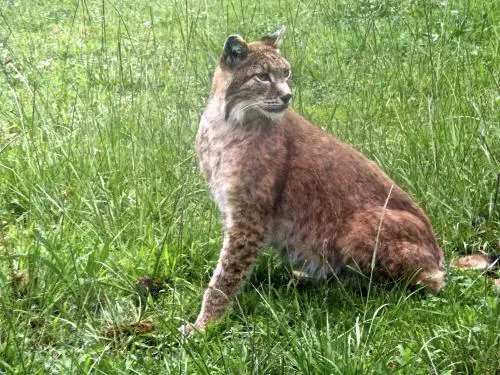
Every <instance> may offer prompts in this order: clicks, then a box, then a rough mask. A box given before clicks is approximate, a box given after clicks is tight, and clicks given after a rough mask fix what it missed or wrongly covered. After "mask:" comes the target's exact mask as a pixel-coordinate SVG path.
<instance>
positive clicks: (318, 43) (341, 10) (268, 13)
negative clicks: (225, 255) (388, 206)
mask: <svg viewBox="0 0 500 375" xmlns="http://www.w3.org/2000/svg"><path fill="white" fill-rule="evenodd" d="M276 24H285V25H286V26H287V30H288V32H287V36H286V38H285V41H284V46H283V53H284V55H285V56H286V58H287V59H288V60H289V61H290V62H291V64H292V67H293V72H294V73H293V75H294V76H293V81H294V82H293V88H294V102H293V106H294V107H295V109H296V110H298V111H299V112H300V113H302V114H303V115H304V116H306V117H307V118H309V119H310V120H311V121H312V122H314V123H315V124H316V125H317V126H319V127H322V128H323V129H325V130H327V131H329V132H331V133H334V134H335V135H337V136H338V137H339V138H341V139H342V140H344V141H346V142H348V143H351V144H353V145H355V147H357V148H358V149H360V150H361V151H363V152H364V153H365V154H366V155H368V156H369V157H370V158H372V159H374V160H376V161H377V162H378V163H379V164H380V165H381V166H382V167H383V168H384V169H385V170H386V171H387V172H388V173H389V174H390V175H391V176H392V177H393V178H394V179H395V180H396V181H397V182H398V183H399V184H401V185H402V186H404V187H405V189H407V190H408V191H409V192H410V193H411V194H412V195H413V196H414V197H415V199H416V200H417V201H418V202H419V203H420V204H421V205H422V206H423V207H424V208H425V209H426V211H427V212H428V213H429V215H430V217H431V219H432V221H433V225H434V228H435V231H436V234H437V237H438V239H439V242H440V244H441V245H442V247H443V250H444V251H445V253H446V256H447V259H448V260H449V259H451V257H452V256H455V255H457V254H465V253H471V252H475V251H481V250H482V251H486V252H489V253H492V252H495V251H496V252H499V243H498V241H499V238H500V215H499V205H500V197H499V196H498V178H499V177H498V176H499V170H500V167H499V160H500V93H499V79H500V71H499V70H500V59H499V55H498V53H499V49H500V44H499V40H500V26H499V25H500V6H499V4H498V2H494V1H486V0H484V1H479V0H468V1H452V0H450V1H448V2H446V1H444V2H440V1H431V0H422V1H409V0H404V1H391V0H385V1H371V0H365V1H348V0H338V1H326V0H323V1H311V2H301V1H298V0H291V1H286V2H285V1H280V0H278V1H264V0H261V1H258V0H257V1H253V2H242V1H241V2H240V1H232V0H217V1H214V2H209V1H205V2H204V1H199V2H197V1H188V0H186V1H176V0H172V1H160V0H153V1H149V2H138V1H131V0H123V1H108V0H106V1H104V0H102V1H94V0H87V1H69V0H54V1H50V2H42V1H35V0H30V1H21V0H3V1H2V2H1V3H0V373H7V374H11V373H16V374H17V373H26V374H39V373H40V374H41V373H66V374H79V373H112V374H114V373H176V374H183V373H191V374H203V373H214V374H219V373H227V374H233V373H254V374H321V373H325V374H330V373H331V374H368V373H381V374H385V373H396V374H429V373H432V374H438V373H439V374H494V373H495V371H496V372H497V373H498V371H499V369H500V357H499V354H498V353H500V337H499V332H500V321H499V320H500V319H499V316H500V311H499V310H500V307H499V297H498V295H497V294H496V292H495V291H494V289H493V288H492V287H491V284H490V282H489V280H488V279H487V278H486V277H485V276H484V275H479V274H472V275H471V274H468V273H463V272H459V271H454V270H452V271H451V272H450V274H449V277H448V280H447V286H446V288H445V289H444V291H443V292H442V293H441V294H440V295H439V296H434V297H430V296H427V297H425V296H421V295H418V294H411V293H410V292H407V291H404V290H403V289H402V288H395V289H392V290H385V289H383V288H382V289H381V290H378V291H376V292H375V293H373V294H371V295H370V296H366V295H363V294H361V293H359V292H357V291H355V290H352V289H349V288H347V287H344V286H342V285H339V284H336V283H334V282H331V283H328V284H323V283H310V284H306V285H301V284H297V283H295V282H293V281H290V270H289V269H288V268H287V267H286V266H285V265H282V264H280V263H279V262H278V260H277V259H276V258H275V257H274V256H273V255H272V252H271V251H266V252H265V255H264V256H263V257H262V259H261V260H260V262H259V264H258V266H257V267H256V270H255V272H254V274H253V275H252V277H251V278H250V282H249V283H248V284H247V285H246V286H245V288H244V290H243V291H242V293H241V294H240V296H239V298H238V299H237V301H235V303H233V306H232V309H231V311H230V312H229V313H228V314H227V315H226V316H225V317H224V319H222V321H221V322H220V324H217V325H215V326H213V327H210V329H209V330H208V332H207V333H206V334H205V335H199V336H194V337H191V338H188V339H186V340H184V339H182V337H181V336H180V334H179V333H178V331H177V328H178V327H179V326H180V325H181V324H182V323H183V321H184V320H189V321H193V320H194V319H195V317H196V314H197V312H198V309H199V306H200V301H201V295H202V293H203V289H204V287H205V285H206V284H207V282H208V279H209V277H210V274H211V271H212V270H213V269H214V267H215V261H216V258H217V254H218V251H219V247H220V245H221V232H220V225H219V216H218V212H217V210H216V207H215V205H214V204H213V203H212V202H211V199H210V196H209V193H208V189H207V187H206V184H205V183H204V181H203V179H202V177H201V175H200V172H199V169H198V165H197V160H196V155H195V152H194V136H195V134H196V130H197V125H198V121H199V117H200V113H201V111H202V110H203V107H204V103H205V101H206V98H207V96H208V93H209V88H210V81H211V74H212V71H213V69H214V67H215V64H216V61H217V58H218V55H219V53H220V49H221V46H222V44H223V42H224V40H225V37H226V36H227V35H229V34H232V33H236V32H237V33H240V34H242V35H244V36H245V37H247V38H248V39H250V40H252V39H255V38H259V37H260V36H262V35H263V34H265V33H268V32H270V31H273V29H274V26H275V25H276ZM144 275H150V276H156V277H159V278H161V279H162V281H163V282H164V288H163V291H162V292H161V293H160V295H159V297H158V299H156V300H154V299H153V298H152V297H149V298H148V299H144V298H143V299H140V298H139V296H138V294H139V292H138V289H137V287H136V283H137V280H138V279H139V278H140V277H141V276H144ZM140 321H149V322H152V323H154V324H155V326H156V327H155V329H154V330H153V331H152V332H144V333H140V332H139V333H134V334H130V332H129V331H130V330H131V328H130V327H131V325H132V324H135V323H137V322H140Z"/></svg>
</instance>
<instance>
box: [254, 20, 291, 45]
mask: <svg viewBox="0 0 500 375" xmlns="http://www.w3.org/2000/svg"><path fill="white" fill-rule="evenodd" d="M284 36H285V25H280V26H278V29H277V30H276V31H275V32H274V33H272V34H271V35H267V36H265V37H263V38H262V39H261V40H260V41H261V42H262V43H264V44H267V45H268V46H270V47H274V48H279V46H280V44H281V41H282V40H283V37H284Z"/></svg>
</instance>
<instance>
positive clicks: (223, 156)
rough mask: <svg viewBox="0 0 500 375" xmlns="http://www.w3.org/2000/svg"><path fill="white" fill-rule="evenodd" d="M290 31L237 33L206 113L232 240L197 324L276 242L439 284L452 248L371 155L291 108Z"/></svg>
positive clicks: (306, 266)
mask: <svg viewBox="0 0 500 375" xmlns="http://www.w3.org/2000/svg"><path fill="white" fill-rule="evenodd" d="M282 35H283V32H282V30H279V31H277V32H276V33H275V34H273V35H271V36H266V37H264V38H262V39H261V40H260V41H258V42H253V43H247V42H245V41H244V40H243V39H242V38H241V37H240V36H238V35H233V36H230V37H228V39H227V40H226V42H225V44H224V48H223V52H222V56H221V58H220V61H219V64H218V67H217V69H216V71H215V74H214V77H213V82H212V90H211V93H210V97H209V99H208V102H207V106H206V108H205V111H204V112H203V116H202V118H201V122H200V127H199V131H198V135H197V152H198V156H199V159H200V165H201V169H202V171H203V174H204V175H205V177H206V180H207V181H208V184H209V185H210V189H211V192H212V195H213V197H214V199H215V201H216V202H217V204H218V207H219V209H220V211H221V214H222V217H223V225H224V241H223V246H222V249H221V252H220V256H219V260H218V263H217V267H216V269H215V271H214V273H213V276H212V278H211V280H210V282H209V284H208V288H207V289H206V291H205V294H204V296H203V301H202V305H201V311H200V313H199V315H198V318H197V320H196V323H195V324H194V326H190V325H188V326H184V328H183V329H184V332H189V331H191V330H192V329H193V327H194V329H196V330H203V329H205V327H206V325H207V324H208V323H209V322H212V321H215V320H216V319H218V318H219V317H220V316H221V315H222V314H223V313H224V312H225V310H226V308H227V305H228V301H229V300H230V299H231V297H233V296H234V295H235V294H236V293H237V291H238V288H239V287H240V286H241V285H242V284H243V283H244V282H245V279H246V276H247V275H248V274H249V273H250V271H251V270H252V266H253V265H254V263H255V261H256V259H257V257H258V256H259V254H260V252H261V251H262V249H263V248H264V247H267V246H270V247H272V248H274V249H276V250H277V251H279V252H280V253H281V254H282V255H283V256H284V257H285V258H286V259H288V260H289V261H290V262H291V263H292V265H293V267H294V268H295V269H296V270H297V271H299V272H300V273H301V274H305V275H307V276H308V277H315V278H323V279H327V278H332V277H333V278H339V277H341V276H342V277H343V278H345V276H348V277H347V278H348V279H350V278H352V277H354V276H355V277H358V276H357V275H358V274H361V275H367V276H366V278H367V279H373V280H375V281H377V280H397V279H400V278H407V279H408V280H411V283H413V284H417V286H418V285H420V286H422V287H423V289H424V290H425V291H428V292H432V293H437V292H439V291H440V289H441V288H442V287H443V284H444V277H445V272H444V259H443V253H442V251H441V249H440V248H439V246H438V244H437V243H436V239H435V237H434V233H433V230H432V226H431V223H430V221H429V219H428V217H427V216H426V214H425V213H424V211H423V210H422V209H421V208H420V207H419V206H418V205H417V204H416V203H415V202H414V201H413V199H412V198H411V197H410V196H409V195H408V194H407V193H406V192H405V191H403V190H402V189H401V188H399V187H398V186H397V185H396V184H395V183H394V182H393V181H392V180H391V179H390V178H389V177H388V176H387V175H386V174H385V173H384V172H383V171H382V170H381V169H380V168H379V167H378V166H377V165H376V164H375V163H374V162H372V161H370V160H368V159H367V158H366V157H364V156H363V155H362V154H361V153H360V152H358V151H357V150H355V149H354V148H352V147H351V146H349V145H346V144H344V143H342V142H341V141H339V140H338V139H336V138H334V137H333V136H331V135H329V134H326V133H325V132H323V131H321V130H320V129H318V128H316V127H315V126H313V125H311V124H310V123H309V122H308V121H307V120H305V119H304V118H303V117H301V116H300V115H298V114H297V113H296V112H295V111H294V110H292V109H291V108H289V102H290V99H291V97H292V94H291V91H290V87H289V85H288V79H289V78H290V76H291V68H290V64H289V63H288V62H287V61H286V60H285V59H284V58H283V57H281V55H280V51H279V49H278V44H279V41H280V39H281V38H282Z"/></svg>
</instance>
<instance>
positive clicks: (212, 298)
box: [195, 226, 264, 330]
mask: <svg viewBox="0 0 500 375" xmlns="http://www.w3.org/2000/svg"><path fill="white" fill-rule="evenodd" d="M259 229H260V230H259ZM263 245H264V235H263V231H262V230H261V228H258V229H257V228H255V229H254V228H252V229H250V228H248V227H247V226H246V227H240V228H231V229H228V230H226V231H225V233H224V245H223V247H222V250H221V253H220V256H219V261H218V263H217V268H216V269H215V272H214V274H213V276H212V279H211V280H210V283H209V284H208V288H207V290H206V291H205V294H204V296H203V302H202V305H201V311H200V313H199V315H198V318H197V319H196V323H195V328H196V329H198V330H204V329H205V327H206V325H207V323H208V322H210V321H215V320H217V319H218V318H220V316H221V315H222V314H223V313H224V312H225V310H226V308H227V305H228V299H229V298H231V297H233V296H234V295H235V294H236V292H237V291H238V288H239V287H240V286H241V285H242V284H243V282H244V281H245V278H246V276H247V275H248V274H249V273H250V271H251V269H252V266H253V265H254V263H255V260H256V259H257V257H258V255H259V253H260V250H261V248H262V247H263Z"/></svg>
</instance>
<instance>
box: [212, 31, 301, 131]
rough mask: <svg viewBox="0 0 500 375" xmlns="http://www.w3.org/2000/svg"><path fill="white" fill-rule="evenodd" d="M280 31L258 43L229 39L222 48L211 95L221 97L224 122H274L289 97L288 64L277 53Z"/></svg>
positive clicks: (285, 105)
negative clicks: (222, 99) (216, 93)
mask: <svg viewBox="0 0 500 375" xmlns="http://www.w3.org/2000/svg"><path fill="white" fill-rule="evenodd" d="M283 33H284V28H281V29H279V30H278V31H277V32H275V33H274V34H272V35H270V36H266V37H263V38H262V39H261V40H260V41H259V42H253V43H247V42H245V41H244V40H243V39H242V38H241V37H240V36H239V35H231V36H230V37H228V38H227V40H226V42H225V44H224V51H223V54H222V56H221V58H220V62H219V69H217V72H216V73H215V76H214V82H213V91H214V92H220V93H221V94H222V95H224V99H225V100H224V101H225V109H224V110H225V119H226V121H230V122H236V123H238V122H239V123H242V122H244V121H252V120H259V119H260V120H262V119H270V120H277V119H279V118H280V117H281V116H282V115H283V112H284V111H285V109H286V108H287V107H288V103H289V101H290V99H291V97H292V94H291V91H290V87H289V86H288V82H287V81H288V78H290V64H289V63H288V62H287V61H286V60H285V59H283V58H282V57H281V55H280V52H279V50H278V46H279V42H280V40H281V38H282V37H283Z"/></svg>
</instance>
